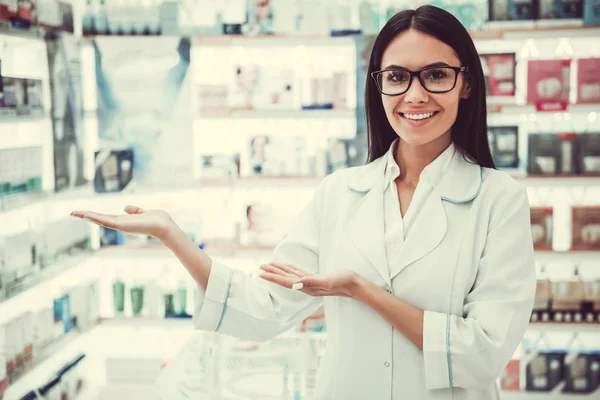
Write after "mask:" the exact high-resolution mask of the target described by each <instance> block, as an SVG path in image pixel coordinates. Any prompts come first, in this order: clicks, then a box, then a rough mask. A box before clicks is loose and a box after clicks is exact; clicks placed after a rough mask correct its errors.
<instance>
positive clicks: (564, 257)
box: [535, 251, 600, 264]
mask: <svg viewBox="0 0 600 400" xmlns="http://www.w3.org/2000/svg"><path fill="white" fill-rule="evenodd" d="M535 259H536V260H537V261H539V262H542V263H545V262H554V261H567V262H571V263H573V264H576V263H578V262H583V261H600V251H536V252H535Z"/></svg>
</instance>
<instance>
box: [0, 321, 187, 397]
mask: <svg viewBox="0 0 600 400" xmlns="http://www.w3.org/2000/svg"><path fill="white" fill-rule="evenodd" d="M137 322H138V325H136V324H135V323H134V321H130V320H125V319H123V320H117V319H115V320H112V321H109V322H102V323H100V324H99V325H97V326H96V327H94V328H92V329H91V330H90V331H89V332H86V333H76V332H73V333H69V334H67V335H65V336H64V337H62V338H61V339H60V340H58V341H56V342H55V343H53V344H52V345H50V346H48V347H47V348H45V349H44V350H43V352H42V354H40V357H39V358H36V362H35V364H34V365H33V367H32V368H30V369H29V370H28V372H27V373H26V374H25V375H23V376H22V377H21V378H20V379H19V380H18V381H15V382H14V384H11V385H9V387H8V389H7V391H6V392H5V394H4V397H3V399H4V400H18V399H20V398H21V396H23V395H24V394H25V393H27V392H29V391H30V390H32V388H34V387H37V386H38V385H40V384H43V382H45V381H46V380H48V379H49V378H50V377H52V376H53V375H54V374H56V372H57V371H58V370H59V369H60V368H61V367H62V366H63V365H64V364H65V363H66V362H68V361H70V360H72V359H73V358H74V357H75V356H76V355H78V354H81V353H84V354H85V355H86V363H88V365H87V366H86V367H85V369H86V372H87V374H86V379H89V381H87V382H85V385H87V386H89V390H88V391H87V394H86V395H89V396H92V397H82V396H81V397H78V399H79V398H81V399H85V400H91V399H96V398H97V397H96V396H97V395H98V394H99V393H102V392H103V391H104V390H105V389H104V387H105V386H106V385H107V383H109V382H107V371H106V368H107V366H106V364H107V361H108V360H110V359H111V358H115V357H120V358H122V359H124V360H127V359H128V358H129V359H135V358H140V357H141V358H147V359H158V360H168V359H170V358H171V357H172V356H174V355H175V354H176V353H177V352H178V351H179V349H180V348H181V346H183V344H184V343H185V342H186V341H187V340H189V338H190V337H191V336H192V335H193V334H194V333H195V331H194V330H193V329H192V327H191V322H190V320H188V323H189V325H183V324H179V322H181V321H176V320H171V319H168V320H161V321H155V322H153V323H152V324H148V321H147V324H146V325H144V335H141V336H140V334H139V326H140V325H139V322H140V321H139V320H138V321H137ZM161 364H162V363H161ZM133 387H134V388H135V386H133ZM100 398H107V397H100ZM114 398H123V397H113V399H114Z"/></svg>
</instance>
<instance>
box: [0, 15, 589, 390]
mask: <svg viewBox="0 0 600 400" xmlns="http://www.w3.org/2000/svg"><path fill="white" fill-rule="evenodd" d="M556 23H563V24H564V23H565V22H564V21H559V22H555V24H556ZM567 24H568V23H567ZM575 24H577V23H575ZM524 25H527V27H525V28H524ZM552 25H553V24H552V23H549V22H531V23H530V24H526V23H524V22H523V21H520V22H518V24H517V23H515V24H512V26H511V24H490V26H489V27H488V28H487V29H486V30H483V31H474V32H471V36H472V37H473V39H474V40H475V42H476V45H477V46H478V48H479V49H481V51H482V52H491V51H494V50H497V49H500V51H505V50H510V51H513V52H515V53H518V55H519V53H522V51H523V49H524V47H525V45H524V44H525V43H530V42H531V41H538V44H540V43H541V45H543V46H542V47H543V50H544V51H542V57H543V55H544V54H551V53H552V51H546V50H547V48H550V47H552V50H553V49H554V47H556V43H558V42H563V41H565V40H566V41H579V40H587V42H586V43H591V42H592V41H593V40H596V39H597V38H598V37H600V27H581V26H552ZM519 26H520V27H519ZM18 33H19V32H17V34H18ZM10 34H11V35H12V34H15V32H12V31H11V32H10ZM38 35H39V33H34V32H32V33H30V36H29V37H27V38H19V39H22V40H34V41H35V40H37V38H38ZM131 37H133V36H131ZM106 38H108V37H104V36H88V37H86V38H85V39H86V40H95V39H99V40H103V39H106ZM112 38H114V39H116V40H118V39H123V37H118V38H115V37H112ZM136 38H140V37H139V36H136ZM155 38H158V37H146V38H143V40H146V41H151V40H153V39H155ZM356 39H357V38H356V37H330V36H325V35H259V36H218V37H196V38H194V39H193V49H192V62H191V66H190V71H189V72H191V78H190V81H191V84H190V85H191V86H195V85H197V84H198V83H199V82H202V79H203V74H202V73H198V71H196V70H195V68H197V67H198V65H196V66H195V65H194V63H195V62H198V60H199V63H200V64H202V63H204V62H205V61H206V58H205V57H199V56H198V54H200V53H199V52H200V51H204V50H208V53H209V54H210V53H211V52H212V54H213V55H215V54H217V55H218V54H221V55H222V54H224V52H225V50H226V49H229V48H241V47H244V48H253V49H258V50H257V51H258V52H259V53H260V54H264V53H266V52H272V51H275V50H277V49H278V48H283V47H287V48H294V49H296V50H298V51H309V50H310V48H313V47H316V48H321V49H323V48H335V49H338V50H339V49H340V48H349V49H350V48H351V50H350V51H349V52H348V54H352V56H353V57H354V56H355V54H354V53H353V51H354V43H355V40H356ZM503 41H504V42H505V43H502V42H503ZM38 42H39V41H38ZM542 42H543V43H542ZM550 42H552V44H551V45H550V44H548V43H550ZM587 47H591V46H587ZM577 50H578V48H577V46H575V52H574V53H575V54H574V55H573V54H571V55H568V56H569V57H577ZM588 50H589V53H593V51H594V50H593V48H590V49H588V48H586V51H588ZM251 51H252V50H246V53H247V54H248V53H249V52H251ZM261 52H262V53H261ZM596 53H597V56H600V52H596ZM194 54H196V56H194ZM203 54H206V53H203ZM247 54H246V55H247ZM586 54H588V53H586ZM238 55H239V54H238ZM194 57H195V58H194ZM215 58H219V57H218V56H215ZM283 58H285V57H283ZM531 58H534V57H531ZM256 59H257V60H260V57H256ZM527 59H528V57H523V58H520V59H519V60H518V63H520V66H519V68H521V67H522V66H524V65H525V64H526V61H527ZM287 61H290V60H288V59H286V62H287ZM320 61H321V60H319V62H320ZM3 62H4V60H3ZM290 62H291V61H290ZM19 66H20V65H19ZM27 67H28V68H30V67H31V65H27ZM219 67H220V68H221V66H219ZM7 71H8V72H9V73H10V71H13V72H14V71H18V66H17V65H16V64H15V65H12V66H11V65H8V66H7V65H5V64H4V63H3V72H4V73H6V72H7ZM222 71H223V70H222V69H219V70H217V72H219V73H222V74H225V73H226V74H231V73H232V71H230V70H227V72H222ZM523 71H524V70H523V68H521V70H520V72H517V74H521V76H522V75H523ZM201 72H202V71H201ZM28 73H29V72H28ZM29 75H31V73H29ZM33 75H35V76H37V75H36V74H35V73H34V74H33ZM40 76H41V75H40ZM207 76H209V75H206V74H205V75H204V77H207ZM43 78H44V79H45V80H46V84H45V87H44V89H45V90H48V85H47V78H48V77H47V76H44V77H43ZM227 79H229V78H227ZM227 79H223V80H227ZM212 80H213V77H212V76H211V77H210V79H208V78H207V79H205V81H212ZM209 83H211V82H209ZM350 84H351V85H354V84H355V82H350ZM522 84H523V82H522V81H518V82H517V86H522ZM187 89H189V88H187ZM522 94H523V93H521V92H518V93H517V94H516V95H515V96H513V97H507V98H490V99H489V101H488V104H490V114H489V115H490V117H489V118H490V121H492V122H494V123H499V124H505V123H514V124H517V125H519V126H520V127H523V129H522V131H523V132H524V135H523V136H524V137H525V138H526V136H527V134H528V133H529V132H533V130H534V128H543V129H546V128H547V127H549V128H551V129H552V130H553V131H558V130H560V129H566V128H565V127H569V126H575V125H577V126H585V127H592V128H593V127H597V126H598V122H597V121H598V120H600V119H599V118H598V113H599V112H600V104H586V105H583V104H569V105H568V108H567V110H566V111H561V112H558V113H554V112H546V113H540V112H537V111H536V108H535V106H533V105H527V104H524V99H523V96H522ZM355 100H356V99H352V100H351V101H349V103H350V106H349V107H348V108H340V109H332V110H301V109H289V108H287V109H285V108H281V109H255V110H240V109H236V110H228V109H226V110H220V111H219V112H216V113H208V112H206V113H201V112H197V110H193V111H194V117H193V118H192V119H191V120H192V122H191V125H192V128H193V129H191V131H193V133H192V134H191V137H192V142H193V147H194V149H193V157H194V158H195V159H198V158H199V156H200V155H201V154H204V152H205V151H207V150H208V151H211V150H212V149H213V147H211V146H206V142H203V140H202V137H203V135H205V134H206V132H209V133H211V132H219V133H221V134H222V135H221V137H220V138H219V140H220V141H219V143H218V144H217V145H215V146H214V147H215V148H218V149H219V150H220V149H223V148H225V149H228V150H230V149H231V148H232V147H236V146H237V145H236V143H237V142H236V140H237V139H239V135H238V133H239V132H242V134H243V135H245V134H255V133H259V132H270V133H271V134H272V135H274V136H276V135H283V136H286V135H287V136H291V135H292V134H297V133H299V134H302V135H305V136H307V137H312V138H316V139H317V140H320V141H321V142H324V140H323V138H324V137H325V136H326V135H327V136H329V137H332V138H338V139H345V140H352V139H354V138H355V135H356V131H357V118H361V117H362V116H361V115H359V113H360V111H357V110H356V109H354V108H353V106H355V105H356V104H354V103H356V101H355ZM195 101H196V100H195V99H193V100H192V103H193V104H194V102H195ZM565 115H569V117H568V118H569V120H567V117H565ZM574 119H577V121H578V122H577V123H574V121H573V120H574ZM580 122H581V123H580ZM342 125H343V127H342V128H338V127H339V126H342ZM289 126H295V127H300V128H298V129H296V128H294V129H287V128H286V127H289ZM334 128H335V129H334ZM593 129H595V128H593ZM51 130H52V126H51V121H50V120H49V118H48V117H47V116H44V117H36V118H20V117H19V118H13V117H7V118H2V117H0V150H2V149H7V148H18V147H29V146H39V147H43V149H44V154H45V155H44V163H45V164H44V165H45V168H46V167H47V168H48V170H51V169H52V168H51V167H52V166H51V160H52V158H51V157H50V156H49V155H50V154H52V136H51V133H50V132H51ZM573 130H575V128H574V129H573ZM521 140H523V139H522V138H521ZM320 145H322V143H321V144H320ZM238 147H239V146H238ZM521 149H523V146H521ZM186 150H189V149H186ZM521 153H522V155H523V156H525V154H526V153H523V152H521ZM523 159H524V157H523ZM523 159H522V160H521V164H522V163H523ZM509 172H510V173H511V175H513V176H514V177H515V178H516V179H517V180H519V181H521V182H522V184H523V185H525V186H527V187H528V188H531V189H533V190H539V189H543V188H551V189H552V190H554V189H556V188H558V190H566V191H571V190H579V189H580V188H584V189H585V190H588V189H590V188H592V189H594V190H595V189H600V176H599V177H583V176H551V177H550V176H548V177H547V176H527V175H525V174H524V173H523V172H522V171H518V170H515V171H509ZM322 180H323V177H320V176H317V177H268V176H260V177H240V178H210V177H202V176H201V174H200V173H199V170H195V173H194V177H193V180H192V181H190V182H188V184H187V185H184V184H182V183H178V184H176V185H173V187H167V186H166V185H165V186H162V187H155V188H150V187H129V188H127V189H126V190H125V191H123V192H121V193H114V194H98V193H95V192H94V190H93V188H92V187H91V186H86V187H83V188H79V189H75V190H73V191H70V192H69V193H65V194H53V193H52V194H51V193H50V192H51V191H52V189H53V182H52V181H53V175H52V174H46V175H45V176H44V189H45V192H44V194H41V195H40V196H41V197H40V199H39V201H35V202H34V203H33V204H28V205H25V206H23V207H20V208H17V209H14V210H10V211H0V234H1V235H12V234H16V233H20V232H24V231H27V230H30V229H32V227H35V226H36V224H38V223H39V222H40V221H53V220H56V219H60V218H64V217H66V216H68V213H69V212H70V211H71V210H73V209H90V210H98V211H102V212H121V209H122V207H123V206H124V205H125V204H128V203H129V204H139V205H142V206H144V208H150V207H152V206H154V205H156V206H157V207H160V205H161V204H162V202H163V201H164V199H169V198H171V199H172V198H174V197H176V198H177V202H179V203H178V204H185V205H186V206H187V205H190V204H192V205H193V204H194V202H195V201H196V200H197V199H198V198H199V197H201V196H202V194H204V193H202V190H213V189H214V190H221V189H226V190H230V191H229V192H228V194H232V193H234V191H235V192H242V191H243V192H244V193H246V192H250V191H251V190H253V189H262V188H268V189H273V190H278V189H299V190H305V191H310V190H312V189H314V188H316V186H317V185H318V184H319V183H320V182H321V181H322ZM201 193H202V194H201ZM210 193H211V192H209V193H208V195H210ZM272 250H273V247H271V246H238V245H217V244H213V245H211V244H208V245H207V248H206V251H207V252H208V253H209V254H211V255H214V256H223V257H244V256H248V257H257V254H269V253H270V252H272ZM139 257H145V258H153V259H162V258H172V254H171V253H170V252H169V251H168V249H166V248H165V247H164V246H162V245H145V246H122V247H113V248H103V249H101V250H99V251H97V252H94V253H90V254H81V255H76V256H73V257H69V258H66V259H64V260H63V261H61V262H59V263H57V264H55V265H53V266H51V267H49V268H48V269H47V270H45V271H42V273H40V274H39V275H38V276H37V277H36V278H35V279H33V280H31V281H30V282H29V283H28V284H27V285H25V287H24V288H23V292H22V293H19V294H15V295H14V296H13V297H11V298H10V299H5V300H4V301H3V302H2V303H0V321H1V320H3V319H5V318H8V317H9V316H10V315H13V314H14V313H18V312H19V311H23V310H25V309H26V308H27V306H28V305H29V304H30V302H33V301H40V298H42V299H50V298H51V296H50V293H51V292H52V288H55V287H58V286H60V285H61V282H67V281H68V283H69V284H76V283H77V282H81V281H84V280H89V279H93V278H94V277H98V276H100V275H101V274H103V273H104V272H103V271H102V270H100V269H99V268H98V267H99V266H100V267H103V266H104V265H105V264H110V263H111V259H112V261H114V260H115V259H123V260H128V259H134V258H139ZM536 259H538V260H540V261H543V262H554V261H557V262H569V263H576V262H579V261H584V262H587V263H594V262H597V261H598V260H599V259H600V253H597V252H575V251H564V252H558V251H557V252H536ZM125 262H126V261H125ZM156 264H157V265H158V264H159V263H158V262H157V263H156ZM132 265H133V263H132ZM152 267H153V268H154V267H156V265H153V266H152ZM131 269H134V267H132V268H131ZM190 327H191V321H190V320H189V319H182V320H179V319H167V320H165V319H160V318H152V317H141V318H114V319H106V320H103V321H102V322H101V323H100V327H97V328H95V329H94V330H93V332H90V333H85V334H80V333H76V332H73V333H70V334H68V335H66V336H65V337H64V338H62V339H61V340H60V341H57V342H56V343H53V344H52V345H51V346H48V347H47V348H45V349H44V350H43V351H42V352H41V354H40V355H39V357H38V358H37V360H36V364H35V368H33V369H32V370H31V371H29V372H28V373H27V374H26V375H25V376H23V377H21V378H20V379H19V380H18V381H17V382H15V383H14V384H13V385H11V387H10V388H9V391H8V392H7V394H6V397H7V398H8V399H9V400H10V399H11V396H12V395H15V396H16V395H17V393H23V392H24V391H26V389H29V388H30V387H31V384H32V382H35V381H39V380H40V379H44V378H45V377H46V376H47V375H49V374H51V373H53V372H54V371H55V370H56V369H57V368H58V366H59V365H60V363H61V362H64V359H63V355H65V354H66V353H68V352H73V351H75V350H81V349H83V348H84V347H85V346H87V344H89V343H91V341H92V340H100V339H103V338H101V337H100V336H102V335H103V334H106V333H107V332H108V331H110V332H112V333H111V335H113V336H112V337H113V339H118V334H116V333H115V332H117V331H120V330H121V329H123V330H124V331H127V332H128V333H132V332H133V333H136V334H139V332H137V331H138V330H139V329H150V330H165V331H168V330H170V329H174V330H181V331H186V330H189V329H190ZM529 328H530V331H533V332H559V333H561V332H562V333H564V332H573V331H577V332H585V333H590V334H596V333H600V324H556V323H547V324H544V323H535V324H533V323H532V324H530V327H529ZM98 332H101V333H102V334H100V333H98ZM179 344H181V343H179ZM124 349H126V346H125V345H123V344H121V345H120V346H119V349H118V351H124ZM115 351H117V350H115ZM59 354H60V356H59ZM123 390H124V389H123V388H121V389H120V390H115V391H114V392H111V391H110V389H105V390H103V391H100V392H99V393H100V394H101V396H102V395H103V396H104V398H111V396H113V397H112V398H115V397H114V396H116V393H117V392H118V393H119V394H121V395H122V393H124V392H123ZM136 391H138V392H139V388H136V387H134V388H132V391H131V393H132V395H133V393H134V392H135V393H138V392H136ZM147 393H148V394H147V395H149V393H150V392H147ZM596 396H600V395H599V394H598V393H595V394H590V395H567V394H559V393H522V392H519V393H515V392H505V393H503V397H502V398H503V399H506V400H530V399H532V400H533V399H539V400H542V399H552V398H557V399H561V400H575V399H578V400H579V399H585V400H587V399H590V400H591V399H596V398H597V397H596Z"/></svg>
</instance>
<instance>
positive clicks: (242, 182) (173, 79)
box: [0, 0, 600, 400]
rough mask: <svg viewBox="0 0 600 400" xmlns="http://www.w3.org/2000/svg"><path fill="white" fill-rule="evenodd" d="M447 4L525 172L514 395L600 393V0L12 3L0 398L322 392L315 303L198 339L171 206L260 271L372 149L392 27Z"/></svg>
mask: <svg viewBox="0 0 600 400" xmlns="http://www.w3.org/2000/svg"><path fill="white" fill-rule="evenodd" d="M426 3H430V4H434V5H437V6H439V7H442V8H445V9H446V10H448V11H450V12H451V13H452V14H454V15H455V16H456V17H457V18H458V19H459V20H460V21H461V22H462V23H463V24H464V25H465V26H466V27H467V28H468V29H469V30H470V32H471V33H472V37H473V39H474V41H475V44H476V46H477V49H478V50H479V52H480V54H481V61H482V64H483V66H484V71H485V73H486V80H487V94H488V99H487V103H488V111H489V114H488V125H489V138H490V145H491V148H492V153H493V155H494V159H495V162H496V165H497V167H498V168H500V169H503V170H507V171H509V172H510V174H512V175H513V176H514V177H515V178H516V179H518V180H520V181H521V182H522V183H523V184H524V185H526V186H527V188H528V193H529V195H530V203H531V206H532V209H531V224H532V235H533V239H534V242H535V246H536V258H537V270H538V274H539V278H538V288H537V298H536V305H535V310H534V312H533V314H532V317H531V324H530V329H529V331H528V333H527V334H526V336H525V338H524V339H523V342H522V343H521V346H520V348H519V349H518V350H517V352H516V353H515V355H514V357H513V360H511V362H510V364H509V365H508V366H507V368H506V370H505V371H504V373H503V375H502V377H501V379H500V385H501V388H502V391H503V395H504V398H506V399H511V400H513V399H514V400H528V399H600V390H599V385H600V121H599V118H598V113H599V112H600V1H599V0H488V1H486V0H434V1H430V2H428V1H416V0H318V1H317V0H178V1H175V0H0V299H1V302H0V398H2V396H4V397H3V398H4V399H11V400H12V399H52V400H54V399H62V400H64V399H78V400H79V399H91V400H96V399H158V398H161V399H169V400H173V399H183V398H202V399H294V400H299V399H310V398H311V394H312V392H313V390H314V387H315V381H316V376H317V375H318V372H319V368H320V362H321V356H322V354H323V351H324V348H325V344H326V340H327V329H326V326H325V325H324V322H323V315H322V312H321V311H319V312H317V313H316V314H315V315H313V316H312V317H311V318H309V319H308V320H306V321H304V322H303V323H302V324H301V325H299V326H297V327H294V328H293V329H291V330H290V331H289V332H287V333H285V334H284V335H282V336H281V337H279V338H277V339H274V340H272V341H269V342H267V343H260V344H259V343H251V342H244V341H239V340H234V339H231V338H227V337H221V336H219V335H216V334H211V333H202V332H195V331H194V330H193V328H192V321H191V317H192V314H193V311H194V298H195V296H196V293H197V289H196V286H195V285H194V282H193V281H192V279H191V278H190V277H189V276H188V275H187V273H186V272H185V270H184V269H183V268H182V267H181V266H180V265H179V263H178V262H177V260H176V259H175V258H174V257H172V256H171V254H170V253H169V252H168V251H167V250H165V248H163V247H162V246H161V245H160V244H159V243H156V242H155V241H153V240H152V239H150V238H147V237H140V236H136V235H123V234H121V233H118V232H115V231H111V230H107V229H100V228H98V227H95V226H91V224H87V223H83V222H81V221H79V220H75V219H74V218H70V217H69V213H70V211H71V210H73V209H93V210H96V211H100V212H106V213H120V212H122V208H123V206H125V205H126V204H136V205H139V206H141V207H143V208H146V209H148V208H161V209H164V210H166V211H168V212H169V213H171V215H172V216H173V218H174V219H175V220H176V222H177V223H178V224H179V225H180V226H181V227H182V228H183V229H184V230H185V232H186V233H187V234H188V235H189V236H190V237H191V238H192V239H193V240H194V241H195V242H196V243H197V244H198V246H200V247H201V248H205V249H206V251H207V252H208V253H209V254H210V255H211V256H213V257H215V258H216V259H219V260H221V261H224V262H226V263H228V264H229V265H231V266H232V267H235V268H239V269H242V270H245V271H247V272H248V273H251V272H252V271H254V270H255V269H256V268H257V267H258V265H259V264H260V263H262V262H265V261H268V260H269V257H270V254H271V250H272V248H273V246H274V244H275V243H277V241H278V240H280V239H281V238H282V235H284V233H285V231H286V230H287V229H288V228H289V227H290V224H291V223H292V221H293V219H294V217H295V216H296V214H297V213H298V212H299V211H300V209H301V208H302V207H303V206H304V205H305V204H307V202H308V201H309V200H310V198H311V196H312V194H313V192H314V189H315V187H316V185H317V184H318V183H319V182H320V181H321V180H322V179H323V177H324V176H326V175H327V174H330V173H332V172H334V171H335V170H337V169H340V168H346V167H349V166H354V165H361V164H364V163H365V161H366V150H367V136H366V124H365V116H364V100H363V98H364V85H365V80H366V69H367V63H368V58H369V55H370V50H371V46H372V43H373V41H374V38H375V35H376V34H377V33H378V32H379V30H380V29H381V27H382V26H383V25H384V24H385V22H386V21H387V20H388V19H389V18H390V17H391V16H392V15H394V14H395V13H396V12H398V11H400V10H403V9H406V8H414V7H417V6H419V5H422V4H426Z"/></svg>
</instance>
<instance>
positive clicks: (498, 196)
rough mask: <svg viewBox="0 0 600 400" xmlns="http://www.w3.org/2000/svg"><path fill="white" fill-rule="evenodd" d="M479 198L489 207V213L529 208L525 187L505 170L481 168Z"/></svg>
mask: <svg viewBox="0 0 600 400" xmlns="http://www.w3.org/2000/svg"><path fill="white" fill-rule="evenodd" d="M481 175H482V184H481V193H480V196H481V200H482V201H483V202H484V204H485V205H487V206H488V207H490V208H491V209H492V210H491V214H492V215H494V214H496V215H498V214H503V213H510V211H511V210H517V209H527V210H529V200H528V196H527V189H526V187H525V186H524V185H523V184H522V183H521V182H519V181H517V180H516V179H515V178H513V177H512V176H510V175H509V174H508V173H507V172H504V171H498V170H495V169H491V168H482V174H481Z"/></svg>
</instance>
